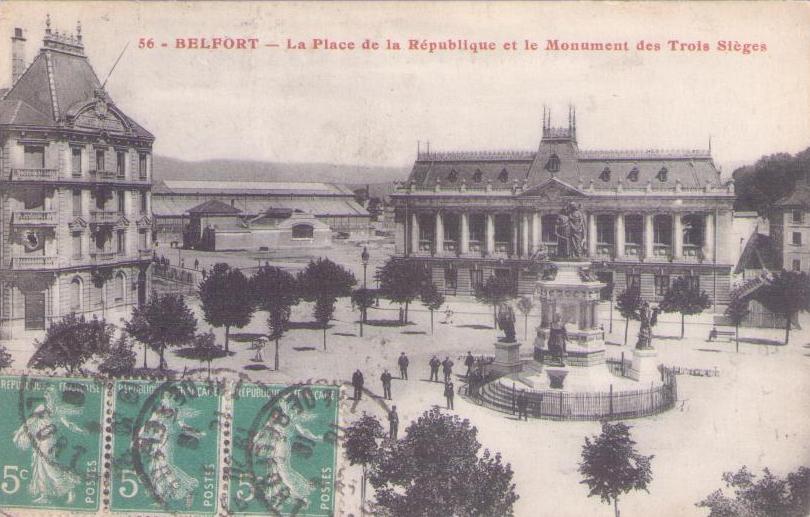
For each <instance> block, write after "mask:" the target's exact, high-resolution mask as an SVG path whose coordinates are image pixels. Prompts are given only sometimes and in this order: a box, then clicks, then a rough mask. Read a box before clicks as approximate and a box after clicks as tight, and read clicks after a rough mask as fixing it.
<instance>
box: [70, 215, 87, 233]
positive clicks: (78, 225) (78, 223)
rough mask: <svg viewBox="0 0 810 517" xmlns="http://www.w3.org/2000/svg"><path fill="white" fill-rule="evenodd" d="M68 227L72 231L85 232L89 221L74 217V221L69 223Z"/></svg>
mask: <svg viewBox="0 0 810 517" xmlns="http://www.w3.org/2000/svg"><path fill="white" fill-rule="evenodd" d="M68 227H69V228H70V229H71V230H83V229H85V228H87V221H85V220H84V219H82V218H81V217H74V218H73V220H72V221H70V222H69V223H68Z"/></svg>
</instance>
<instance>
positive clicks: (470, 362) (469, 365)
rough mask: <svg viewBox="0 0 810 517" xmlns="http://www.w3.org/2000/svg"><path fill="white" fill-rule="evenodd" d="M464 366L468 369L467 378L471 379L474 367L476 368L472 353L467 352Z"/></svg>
mask: <svg viewBox="0 0 810 517" xmlns="http://www.w3.org/2000/svg"><path fill="white" fill-rule="evenodd" d="M464 366H466V367H467V378H468V379H469V378H470V374H471V373H472V369H473V366H475V357H473V355H472V352H470V351H467V357H465V358H464Z"/></svg>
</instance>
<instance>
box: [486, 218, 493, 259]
mask: <svg viewBox="0 0 810 517" xmlns="http://www.w3.org/2000/svg"><path fill="white" fill-rule="evenodd" d="M485 218H486V221H487V229H486V230H487V231H486V237H487V243H486V249H485V251H486V254H487V255H492V254H493V253H495V216H494V215H492V214H486V216H485Z"/></svg>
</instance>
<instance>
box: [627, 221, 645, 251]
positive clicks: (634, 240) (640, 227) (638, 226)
mask: <svg viewBox="0 0 810 517" xmlns="http://www.w3.org/2000/svg"><path fill="white" fill-rule="evenodd" d="M643 239H644V218H643V217H642V216H640V215H626V216H624V242H625V243H626V244H638V245H639V246H640V245H641V244H643V243H644V240H643Z"/></svg>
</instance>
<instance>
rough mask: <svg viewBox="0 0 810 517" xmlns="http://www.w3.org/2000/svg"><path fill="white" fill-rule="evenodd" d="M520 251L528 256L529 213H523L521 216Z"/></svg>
mask: <svg viewBox="0 0 810 517" xmlns="http://www.w3.org/2000/svg"><path fill="white" fill-rule="evenodd" d="M521 230H522V232H521V236H520V238H521V243H520V244H521V253H522V254H523V256H524V257H528V256H529V214H523V216H522V218H521Z"/></svg>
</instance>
